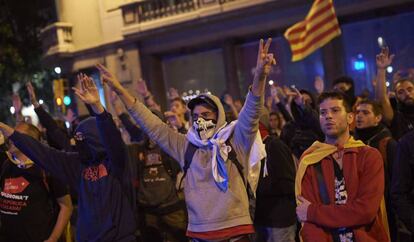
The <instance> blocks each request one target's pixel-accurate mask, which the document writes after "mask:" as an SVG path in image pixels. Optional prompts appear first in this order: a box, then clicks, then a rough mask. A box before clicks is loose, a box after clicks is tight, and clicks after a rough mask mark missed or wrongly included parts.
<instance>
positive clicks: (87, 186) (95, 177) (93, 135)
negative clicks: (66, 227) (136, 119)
mask: <svg viewBox="0 0 414 242" xmlns="http://www.w3.org/2000/svg"><path fill="white" fill-rule="evenodd" d="M76 132H81V133H82V134H83V136H84V137H85V139H84V141H83V142H81V143H79V144H78V145H77V148H79V152H63V151H58V150H55V149H53V148H50V147H48V146H45V145H43V144H41V143H39V142H37V141H36V140H34V139H32V138H31V137H29V136H27V135H24V134H21V133H19V132H14V134H13V135H12V136H10V139H11V140H12V141H13V142H14V144H15V145H16V147H18V148H19V149H20V150H21V151H22V152H23V153H24V154H25V155H26V156H27V157H29V158H30V159H31V160H33V161H34V162H35V163H36V164H38V165H40V166H42V167H43V168H44V169H46V170H48V171H50V173H51V174H52V175H53V176H55V177H57V178H59V179H61V180H62V181H63V182H65V183H67V184H69V186H71V187H73V188H74V189H75V190H76V191H77V192H78V196H79V201H78V204H79V208H78V211H79V214H78V221H77V236H76V237H77V240H78V241H82V242H83V241H91V242H92V241H102V242H103V241H108V242H109V241H111V242H112V241H119V242H124V241H125V242H131V241H135V237H134V233H135V230H136V225H135V217H134V209H133V206H132V204H133V203H134V202H135V200H134V199H133V197H131V196H130V193H129V191H128V184H130V183H131V182H129V181H130V180H128V181H127V180H126V179H129V177H128V176H124V175H123V173H124V168H125V165H126V160H127V158H126V150H125V146H124V143H123V141H122V138H121V135H120V133H119V131H118V129H117V128H116V126H115V124H114V122H113V120H112V116H111V115H110V114H109V113H107V112H104V113H102V114H99V115H97V116H96V118H89V119H86V120H84V121H82V122H81V123H80V124H79V126H78V128H77V130H76ZM88 148H89V149H88Z"/></svg>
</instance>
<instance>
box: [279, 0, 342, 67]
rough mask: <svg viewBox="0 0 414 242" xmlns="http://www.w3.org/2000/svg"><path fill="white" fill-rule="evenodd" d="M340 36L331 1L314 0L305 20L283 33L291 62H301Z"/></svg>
mask: <svg viewBox="0 0 414 242" xmlns="http://www.w3.org/2000/svg"><path fill="white" fill-rule="evenodd" d="M340 34H341V29H340V28H339V23H338V19H337V18H336V14H335V8H334V6H333V3H332V0H315V2H314V3H313V5H312V8H311V9H310V11H309V13H308V15H307V16H306V18H305V20H303V21H301V22H299V23H297V24H295V25H293V26H292V27H290V28H289V29H288V30H286V32H285V34H284V35H285V38H286V39H287V40H288V41H289V44H290V48H291V50H292V61H298V60H302V59H303V58H305V57H306V56H308V55H309V54H311V53H312V52H313V51H315V50H317V49H318V48H320V47H322V46H324V45H325V44H327V43H328V42H329V41H331V40H332V39H333V38H335V37H336V36H338V35H340Z"/></svg>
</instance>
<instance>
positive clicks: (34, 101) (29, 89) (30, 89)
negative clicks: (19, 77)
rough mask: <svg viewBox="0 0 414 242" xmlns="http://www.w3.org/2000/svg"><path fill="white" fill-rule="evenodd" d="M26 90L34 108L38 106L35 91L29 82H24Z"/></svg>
mask: <svg viewBox="0 0 414 242" xmlns="http://www.w3.org/2000/svg"><path fill="white" fill-rule="evenodd" d="M26 88H27V92H28V93H29V98H30V102H31V103H32V104H33V106H34V107H35V108H37V107H39V106H40V104H39V102H38V101H37V98H36V92H35V90H34V87H33V85H32V83H31V82H28V83H26Z"/></svg>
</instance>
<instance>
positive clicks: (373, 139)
mask: <svg viewBox="0 0 414 242" xmlns="http://www.w3.org/2000/svg"><path fill="white" fill-rule="evenodd" d="M355 116H356V117H355V120H356V127H355V130H354V137H355V139H360V140H361V141H362V142H364V143H365V144H366V145H369V146H371V147H374V148H376V149H378V150H379V151H380V153H381V155H382V159H383V160H384V175H385V191H384V198H385V203H386V206H387V217H388V224H389V228H390V234H391V239H392V241H396V231H397V228H396V222H395V215H394V213H393V210H392V209H391V199H390V184H391V176H392V169H393V168H392V167H393V164H394V160H395V158H396V151H397V145H398V144H397V141H395V140H394V139H393V138H392V135H391V132H390V130H389V129H388V128H387V127H386V126H385V125H384V124H382V123H381V119H382V110H381V106H380V104H379V103H378V102H376V101H372V100H362V101H360V102H359V103H358V105H357V106H356V113H355Z"/></svg>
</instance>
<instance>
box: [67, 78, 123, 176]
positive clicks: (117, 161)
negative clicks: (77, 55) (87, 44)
mask: <svg viewBox="0 0 414 242" xmlns="http://www.w3.org/2000/svg"><path fill="white" fill-rule="evenodd" d="M78 80H79V81H80V83H81V89H77V88H73V90H74V91H75V94H76V95H77V96H78V97H79V98H80V99H81V100H82V101H83V102H84V103H85V104H88V105H90V107H91V108H92V110H93V112H94V113H95V114H96V124H97V126H98V131H99V136H100V139H101V142H102V143H103V145H104V147H105V151H106V153H107V155H108V158H109V160H110V161H111V164H110V166H111V167H112V168H113V169H114V175H116V176H117V177H118V178H122V173H123V169H124V167H125V160H126V150H125V144H124V142H123V140H122V137H121V133H120V132H119V130H118V129H117V127H116V125H115V123H114V121H113V119H112V116H111V114H109V113H108V112H106V111H105V109H104V107H103V106H102V104H101V100H100V98H99V92H98V88H97V87H96V85H95V82H94V80H92V78H90V77H88V76H87V75H85V74H79V75H78Z"/></svg>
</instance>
